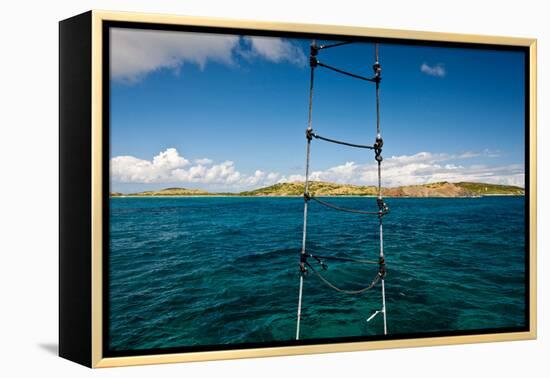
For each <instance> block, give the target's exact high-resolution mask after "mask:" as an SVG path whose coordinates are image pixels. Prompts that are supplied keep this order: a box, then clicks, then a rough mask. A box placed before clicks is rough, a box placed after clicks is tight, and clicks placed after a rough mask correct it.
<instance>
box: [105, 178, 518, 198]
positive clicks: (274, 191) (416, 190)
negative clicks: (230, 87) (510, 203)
mask: <svg viewBox="0 0 550 378" xmlns="http://www.w3.org/2000/svg"><path fill="white" fill-rule="evenodd" d="M309 191H310V193H312V194H314V195H317V196H375V195H376V194H377V188H376V187H375V186H362V185H350V184H336V183H331V182H321V181H312V182H310V185H309ZM382 191H383V195H384V196H385V197H478V196H491V195H524V194H525V190H524V189H523V188H520V187H517V186H511V185H496V184H484V183H477V182H458V183H451V182H445V181H443V182H436V183H431V184H424V185H407V186H399V187H395V188H383V189H382ZM303 192H304V183H303V182H288V183H281V184H275V185H271V186H267V187H264V188H259V189H255V190H250V191H246V192H241V193H210V192H207V191H205V190H201V189H186V188H167V189H162V190H157V191H146V192H139V193H134V194H122V193H117V192H116V193H111V197H121V196H131V197H152V196H155V197H156V196H174V197H177V196H215V195H218V196H219V195H224V196H255V197H268V196H272V197H287V196H301V195H302V194H303Z"/></svg>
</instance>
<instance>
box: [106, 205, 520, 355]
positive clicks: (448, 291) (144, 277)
mask: <svg viewBox="0 0 550 378" xmlns="http://www.w3.org/2000/svg"><path fill="white" fill-rule="evenodd" d="M331 201H332V202H334V203H336V204H338V205H341V206H345V207H355V208H369V209H372V207H374V206H375V204H374V201H375V200H374V199H373V198H334V199H331ZM388 203H389V204H390V207H391V213H390V214H389V215H388V216H387V217H385V218H384V241H385V253H386V264H387V276H386V296H387V317H388V332H389V333H390V334H402V333H418V332H432V331H453V330H473V329H483V328H502V327H514V326H523V325H524V310H525V301H524V278H525V271H524V209H523V206H524V199H523V197H485V198H465V199H388ZM302 211H303V200H302V199H301V198H238V197H237V198H227V197H226V198H223V197H216V198H113V199H111V249H110V253H109V263H110V272H109V274H110V276H109V280H110V286H109V288H110V314H109V316H110V346H111V349H113V350H131V349H143V348H166V347H182V346H193V345H213V344H225V343H230V344H232V343H243V342H247V343H248V342H264V341H275V340H283V341H284V340H291V339H293V338H294V334H295V327H296V307H297V300H298V280H299V273H298V253H299V250H300V246H301V238H302ZM308 247H309V248H310V250H311V251H312V252H316V253H318V254H324V255H327V254H335V255H340V256H342V255H350V256H355V257H360V258H368V259H376V258H377V255H378V228H377V220H376V218H371V217H368V216H362V215H355V214H346V213H341V212H338V211H334V210H331V209H327V208H324V207H320V206H319V205H317V204H315V203H312V204H311V206H310V212H309V239H308ZM376 271H377V267H376V266H358V265H356V264H350V263H336V262H330V263H329V269H328V271H327V272H326V273H325V274H326V276H327V278H329V279H331V280H333V281H335V282H336V283H338V284H339V285H340V286H344V287H345V288H349V289H357V288H360V287H362V286H365V285H366V284H368V283H369V282H370V280H371V278H372V277H373V276H374V275H375V274H376ZM379 308H380V287H379V286H377V287H376V288H375V289H374V290H371V291H368V292H366V293H365V294H362V295H358V296H346V295H342V294H339V293H337V292H334V291H332V290H330V289H329V288H327V287H326V286H324V285H323V284H322V283H321V282H320V281H319V280H318V279H317V277H315V276H314V275H309V276H307V277H306V280H305V286H304V299H303V317H302V332H301V336H302V339H307V338H325V337H343V336H361V335H375V334H381V333H382V332H383V329H382V318H381V316H378V317H377V318H375V319H374V320H373V321H371V322H370V323H367V322H366V321H365V319H366V318H367V317H368V316H369V315H370V314H371V313H372V312H373V311H375V310H377V309H379Z"/></svg>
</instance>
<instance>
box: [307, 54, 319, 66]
mask: <svg viewBox="0 0 550 378" xmlns="http://www.w3.org/2000/svg"><path fill="white" fill-rule="evenodd" d="M318 64H319V61H318V60H317V58H316V57H315V56H313V55H311V56H310V57H309V66H310V67H312V68H315V67H317V65H318Z"/></svg>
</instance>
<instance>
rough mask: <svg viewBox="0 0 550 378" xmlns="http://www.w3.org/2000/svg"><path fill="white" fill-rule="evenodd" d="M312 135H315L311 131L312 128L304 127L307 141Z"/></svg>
mask: <svg viewBox="0 0 550 378" xmlns="http://www.w3.org/2000/svg"><path fill="white" fill-rule="evenodd" d="M314 136H315V133H314V132H313V129H311V128H309V127H308V128H307V129H306V139H307V140H308V141H311V139H313V137H314Z"/></svg>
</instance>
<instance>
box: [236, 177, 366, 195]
mask: <svg viewBox="0 0 550 378" xmlns="http://www.w3.org/2000/svg"><path fill="white" fill-rule="evenodd" d="M309 191H310V192H311V193H314V194H316V195H319V196H373V195H376V187H374V186H360V185H350V184H335V183H331V182H321V181H312V182H310V184H309ZM303 193H304V183H303V182H288V183H282V184H275V185H272V186H268V187H265V188H259V189H256V190H251V191H248V192H241V193H239V194H240V195H243V196H301V195H302V194H303Z"/></svg>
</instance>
